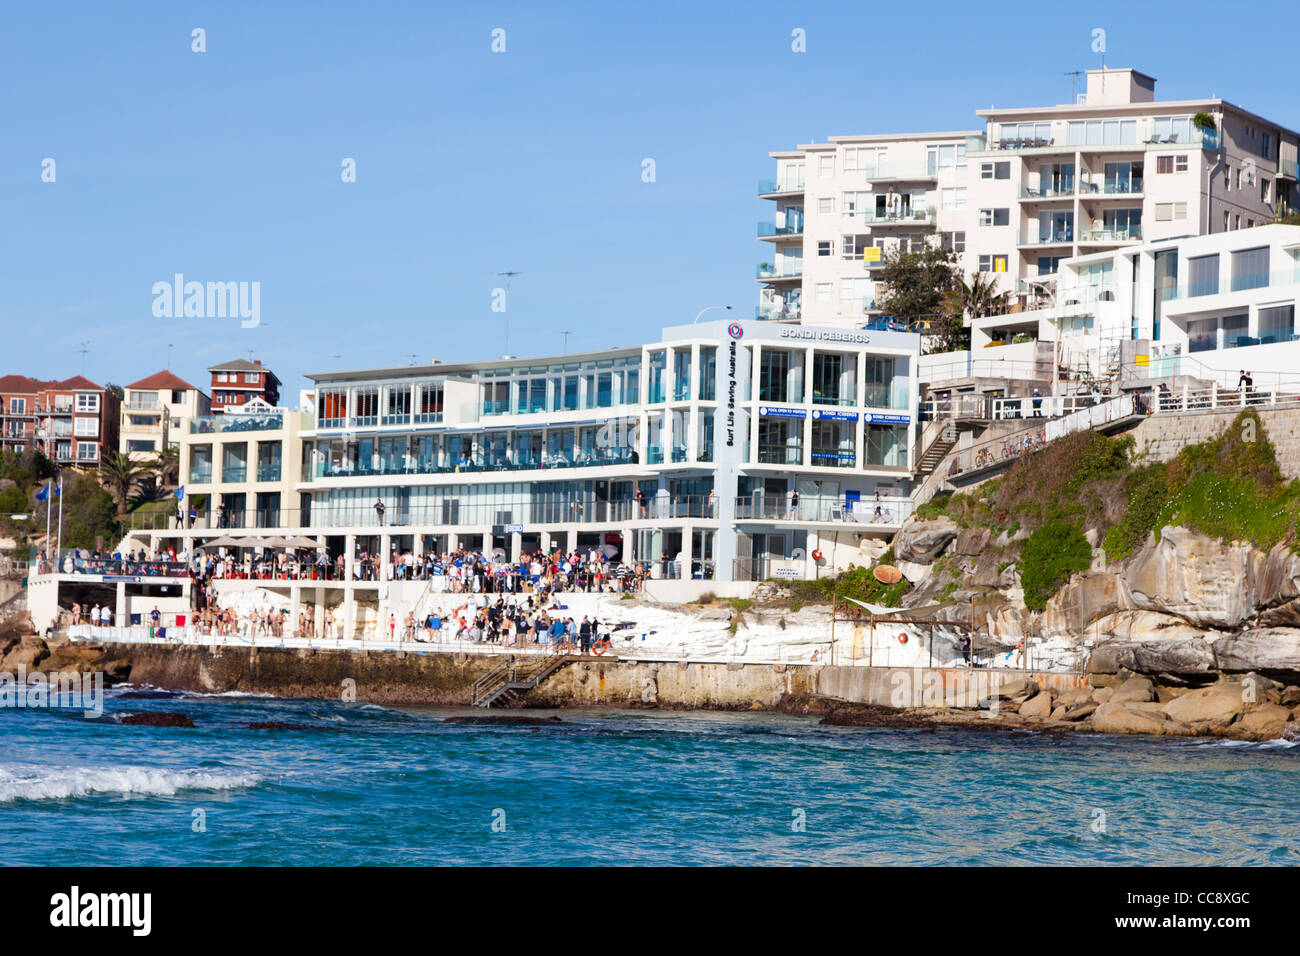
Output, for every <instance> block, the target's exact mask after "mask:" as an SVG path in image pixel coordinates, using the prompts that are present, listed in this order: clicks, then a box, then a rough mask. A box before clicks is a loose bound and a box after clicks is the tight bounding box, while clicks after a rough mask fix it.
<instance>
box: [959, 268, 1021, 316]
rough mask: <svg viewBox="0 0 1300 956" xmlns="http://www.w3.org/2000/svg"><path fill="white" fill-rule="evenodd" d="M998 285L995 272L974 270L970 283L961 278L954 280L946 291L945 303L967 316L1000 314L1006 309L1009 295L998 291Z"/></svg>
mask: <svg viewBox="0 0 1300 956" xmlns="http://www.w3.org/2000/svg"><path fill="white" fill-rule="evenodd" d="M997 285H998V280H997V278H996V277H995V276H994V275H993V273H991V272H972V273H971V276H970V282H969V283H967V282H963V281H962V280H961V279H960V278H959V279H957V280H955V281H954V282H953V286H952V289H951V290H949V291H948V292H946V293H944V303H945V305H947V307H948V310H949V311H950V312H952V313H954V314H956V315H961V316H964V317H966V318H971V319H982V318H984V317H985V316H986V315H998V314H1000V313H1001V312H1004V311H1005V310H1006V307H1007V298H1008V295H1007V293H1005V292H998V291H997Z"/></svg>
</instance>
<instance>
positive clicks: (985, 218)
mask: <svg viewBox="0 0 1300 956" xmlns="http://www.w3.org/2000/svg"><path fill="white" fill-rule="evenodd" d="M1010 224H1011V210H1010V209H981V210H980V225H981V226H1008V225H1010Z"/></svg>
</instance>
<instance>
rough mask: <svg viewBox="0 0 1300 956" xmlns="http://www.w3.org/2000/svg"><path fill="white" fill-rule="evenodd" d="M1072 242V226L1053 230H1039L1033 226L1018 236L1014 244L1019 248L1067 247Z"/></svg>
mask: <svg viewBox="0 0 1300 956" xmlns="http://www.w3.org/2000/svg"><path fill="white" fill-rule="evenodd" d="M1073 242H1074V228H1073V227H1072V226H1058V227H1057V228H1055V229H1040V228H1039V227H1037V226H1033V227H1031V228H1029V229H1026V230H1025V231H1024V232H1022V233H1021V234H1020V239H1019V241H1018V242H1017V243H1016V244H1017V245H1021V246H1068V245H1070V244H1071V243H1073Z"/></svg>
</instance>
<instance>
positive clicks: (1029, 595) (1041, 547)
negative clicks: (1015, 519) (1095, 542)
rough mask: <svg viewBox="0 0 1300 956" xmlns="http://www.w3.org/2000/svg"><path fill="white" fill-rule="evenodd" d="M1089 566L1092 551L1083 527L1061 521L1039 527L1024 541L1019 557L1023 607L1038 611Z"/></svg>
mask: <svg viewBox="0 0 1300 956" xmlns="http://www.w3.org/2000/svg"><path fill="white" fill-rule="evenodd" d="M1090 564H1092V549H1091V548H1090V547H1089V546H1088V540H1087V539H1086V538H1085V537H1084V536H1083V528H1081V527H1080V526H1079V525H1077V524H1074V523H1072V522H1069V521H1066V520H1064V519H1060V518H1053V519H1051V520H1050V521H1047V522H1046V523H1044V524H1043V525H1041V526H1040V527H1039V528H1038V529H1036V530H1035V531H1034V533H1033V534H1031V535H1030V536H1029V539H1028V540H1027V541H1026V542H1025V549H1024V551H1022V552H1021V554H1020V582H1021V584H1022V585H1023V586H1024V589H1025V607H1027V608H1029V609H1030V610H1031V611H1041V610H1043V608H1045V607H1046V606H1047V600H1048V598H1050V597H1051V596H1052V595H1053V594H1055V593H1056V591H1057V589H1058V588H1059V587H1060V586H1061V585H1062V584H1064V583H1065V582H1066V581H1068V580H1070V575H1071V574H1073V573H1075V572H1076V571H1086V570H1088V566H1089V565H1090Z"/></svg>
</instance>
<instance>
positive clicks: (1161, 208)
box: [1156, 202, 1187, 222]
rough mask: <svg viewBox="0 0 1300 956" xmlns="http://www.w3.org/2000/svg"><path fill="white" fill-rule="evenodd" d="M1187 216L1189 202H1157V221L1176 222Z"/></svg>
mask: <svg viewBox="0 0 1300 956" xmlns="http://www.w3.org/2000/svg"><path fill="white" fill-rule="evenodd" d="M1186 218H1187V203H1185V202H1158V203H1156V222H1174V221H1178V220H1182V219H1186Z"/></svg>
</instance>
